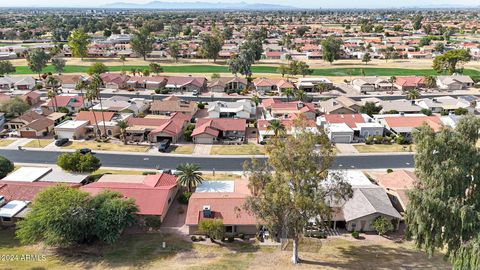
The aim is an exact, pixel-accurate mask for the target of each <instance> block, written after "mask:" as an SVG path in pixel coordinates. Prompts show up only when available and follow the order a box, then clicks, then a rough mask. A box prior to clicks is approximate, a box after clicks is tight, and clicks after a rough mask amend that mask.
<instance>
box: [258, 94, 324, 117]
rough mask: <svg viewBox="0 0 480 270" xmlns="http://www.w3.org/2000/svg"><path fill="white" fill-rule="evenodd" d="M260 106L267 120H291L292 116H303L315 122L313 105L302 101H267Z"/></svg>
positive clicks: (315, 113) (315, 115)
mask: <svg viewBox="0 0 480 270" xmlns="http://www.w3.org/2000/svg"><path fill="white" fill-rule="evenodd" d="M262 106H263V108H264V113H265V114H266V117H265V118H267V119H270V118H278V119H286V118H291V117H292V115H303V116H305V117H306V118H307V119H310V120H315V118H316V117H317V112H318V111H317V109H316V108H315V105H314V104H313V103H309V102H303V101H291V102H283V101H279V100H274V99H267V100H264V101H263V102H262Z"/></svg>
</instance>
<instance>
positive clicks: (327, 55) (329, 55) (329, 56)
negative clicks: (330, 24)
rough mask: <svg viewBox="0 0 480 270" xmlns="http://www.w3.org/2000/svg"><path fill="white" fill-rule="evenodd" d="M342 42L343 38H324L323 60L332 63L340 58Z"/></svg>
mask: <svg viewBox="0 0 480 270" xmlns="http://www.w3.org/2000/svg"><path fill="white" fill-rule="evenodd" d="M342 44H343V41H342V40H341V39H339V38H335V37H332V36H330V37H328V38H326V39H324V40H322V54H323V60H325V61H327V62H329V63H330V64H331V63H333V61H335V60H336V59H338V58H339V57H340V52H341V47H342Z"/></svg>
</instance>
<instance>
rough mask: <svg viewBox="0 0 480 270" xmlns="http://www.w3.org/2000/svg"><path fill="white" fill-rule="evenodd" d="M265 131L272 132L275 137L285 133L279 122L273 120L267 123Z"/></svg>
mask: <svg viewBox="0 0 480 270" xmlns="http://www.w3.org/2000/svg"><path fill="white" fill-rule="evenodd" d="M267 131H271V132H273V135H274V136H275V137H278V136H280V135H284V134H285V132H286V129H285V126H284V125H283V124H282V122H281V121H280V120H278V119H273V120H271V121H270V122H269V123H268V126H267Z"/></svg>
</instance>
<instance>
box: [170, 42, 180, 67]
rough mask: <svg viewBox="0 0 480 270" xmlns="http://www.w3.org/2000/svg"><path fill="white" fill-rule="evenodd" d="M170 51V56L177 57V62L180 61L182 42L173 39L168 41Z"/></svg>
mask: <svg viewBox="0 0 480 270" xmlns="http://www.w3.org/2000/svg"><path fill="white" fill-rule="evenodd" d="M168 51H169V53H170V56H171V57H173V59H175V63H176V62H178V54H179V52H180V43H178V41H172V42H170V43H168Z"/></svg>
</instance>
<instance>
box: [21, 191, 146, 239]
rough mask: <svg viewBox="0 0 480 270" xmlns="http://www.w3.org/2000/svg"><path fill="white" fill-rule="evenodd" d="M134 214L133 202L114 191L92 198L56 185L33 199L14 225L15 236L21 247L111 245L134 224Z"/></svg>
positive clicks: (82, 192) (136, 209) (83, 193)
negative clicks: (40, 244) (25, 216)
mask: <svg viewBox="0 0 480 270" xmlns="http://www.w3.org/2000/svg"><path fill="white" fill-rule="evenodd" d="M137 211H138V208H137V207H136V206H135V204H134V201H133V200H132V199H124V197H123V195H121V194H120V193H117V192H112V191H104V192H101V193H99V194H98V195H96V196H94V197H91V196H90V195H89V194H88V193H86V192H84V191H81V190H79V189H77V188H71V187H68V186H66V185H56V186H52V187H49V188H46V189H45V190H43V191H42V192H40V193H39V194H38V195H37V196H36V197H35V199H34V201H33V203H32V205H31V211H30V212H29V213H28V214H27V218H25V219H22V220H21V221H19V222H17V231H16V235H17V237H18V238H19V239H20V241H21V242H22V243H24V244H33V243H36V242H40V241H42V242H43V243H45V244H47V245H51V246H70V245H74V244H83V243H93V242H94V241H96V240H100V241H103V242H105V243H107V244H113V243H114V242H115V241H116V240H118V238H119V237H120V235H121V233H122V232H123V230H124V228H125V227H128V226H131V225H133V224H134V222H135V219H134V217H135V214H134V213H135V212H137Z"/></svg>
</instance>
